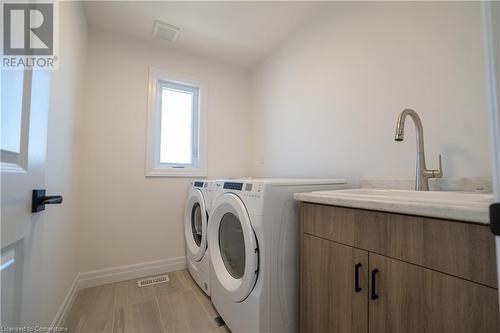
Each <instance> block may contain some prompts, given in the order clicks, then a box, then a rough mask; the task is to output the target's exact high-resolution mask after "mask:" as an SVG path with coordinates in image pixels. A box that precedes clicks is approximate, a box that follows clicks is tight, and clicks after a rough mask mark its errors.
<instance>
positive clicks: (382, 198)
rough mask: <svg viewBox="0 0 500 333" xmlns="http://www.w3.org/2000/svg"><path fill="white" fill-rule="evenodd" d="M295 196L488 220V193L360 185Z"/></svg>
mask: <svg viewBox="0 0 500 333" xmlns="http://www.w3.org/2000/svg"><path fill="white" fill-rule="evenodd" d="M295 199H296V200H300V201H305V202H314V203H321V204H327V205H333V206H344V207H353V208H361V209H370V210H379V211H387V212H395V213H403V214H410V215H419V216H429V217H438V218H444V219H450V220H461V221H468V222H478V223H489V216H488V210H489V205H490V204H491V203H492V202H493V195H492V194H484V193H469V192H444V191H443V192H438V191H406V190H390V189H372V188H360V189H351V190H337V191H318V192H310V193H296V194H295Z"/></svg>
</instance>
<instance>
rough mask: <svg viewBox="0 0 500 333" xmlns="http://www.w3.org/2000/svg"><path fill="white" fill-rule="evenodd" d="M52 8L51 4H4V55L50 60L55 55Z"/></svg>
mask: <svg viewBox="0 0 500 333" xmlns="http://www.w3.org/2000/svg"><path fill="white" fill-rule="evenodd" d="M53 6H54V5H53V4H51V3H43V4H40V3H4V4H3V31H4V34H3V50H4V55H7V56H28V55H33V56H52V55H53V54H54V8H53Z"/></svg>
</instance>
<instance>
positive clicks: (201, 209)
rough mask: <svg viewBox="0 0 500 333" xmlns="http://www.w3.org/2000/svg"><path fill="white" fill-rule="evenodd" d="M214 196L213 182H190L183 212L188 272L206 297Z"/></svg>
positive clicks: (208, 279)
mask: <svg viewBox="0 0 500 333" xmlns="http://www.w3.org/2000/svg"><path fill="white" fill-rule="evenodd" d="M214 194H215V181H213V180H194V181H191V182H190V184H189V193H188V197H187V201H186V207H185V212H184V234H185V238H186V257H187V258H186V259H187V266H188V271H189V273H190V274H191V276H192V277H193V280H195V281H196V283H197V284H198V285H199V286H200V288H201V289H202V290H203V291H204V292H205V293H206V294H207V295H208V296H210V255H209V250H208V246H207V225H208V218H209V215H210V210H211V208H212V201H213V197H214Z"/></svg>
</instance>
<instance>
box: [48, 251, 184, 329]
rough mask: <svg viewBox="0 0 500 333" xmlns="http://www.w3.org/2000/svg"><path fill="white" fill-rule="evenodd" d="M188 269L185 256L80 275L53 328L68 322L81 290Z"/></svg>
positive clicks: (58, 311) (61, 307) (63, 302)
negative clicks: (67, 319)
mask: <svg viewBox="0 0 500 333" xmlns="http://www.w3.org/2000/svg"><path fill="white" fill-rule="evenodd" d="M186 268H187V264H186V257H185V256H183V257H176V258H169V259H161V260H154V261H146V262H142V263H138V264H131V265H124V266H117V267H109V268H104V269H99V270H95V271H88V272H83V273H78V274H77V276H76V277H75V279H74V280H73V283H72V284H71V286H70V288H69V290H68V292H67V293H66V296H65V297H64V300H63V301H62V303H61V306H60V307H59V309H58V310H57V313H56V315H55V316H54V320H53V321H52V324H51V327H54V326H59V327H60V326H62V325H64V321H65V320H66V317H67V316H68V314H69V311H70V310H71V307H72V306H73V303H74V301H75V299H76V296H77V295H78V291H79V290H80V289H84V288H89V287H95V286H100V285H103V284H107V283H113V282H119V281H125V280H131V279H137V278H141V277H145V276H151V275H159V274H162V273H169V272H174V271H178V270H182V269H186Z"/></svg>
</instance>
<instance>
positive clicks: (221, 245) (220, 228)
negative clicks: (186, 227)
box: [208, 193, 259, 302]
mask: <svg viewBox="0 0 500 333" xmlns="http://www.w3.org/2000/svg"><path fill="white" fill-rule="evenodd" d="M208 247H209V249H210V259H211V262H212V267H213V270H214V272H215V275H216V276H215V277H212V278H216V279H217V280H218V282H219V283H220V284H221V286H222V287H223V288H224V290H225V292H226V294H227V296H228V297H229V298H230V299H231V300H232V301H234V302H241V301H243V300H244V299H245V298H247V296H248V295H249V294H250V292H251V291H252V289H253V287H254V285H255V281H256V279H257V273H258V270H259V249H258V246H257V240H256V238H255V234H254V231H253V228H252V224H251V223H250V217H249V216H248V212H247V210H246V208H245V205H244V204H243V202H242V201H241V199H240V198H239V197H238V196H237V195H235V194H232V193H226V194H223V195H221V196H220V197H218V198H217V200H216V201H215V203H214V206H213V210H212V215H211V216H210V219H209V222H208Z"/></svg>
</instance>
